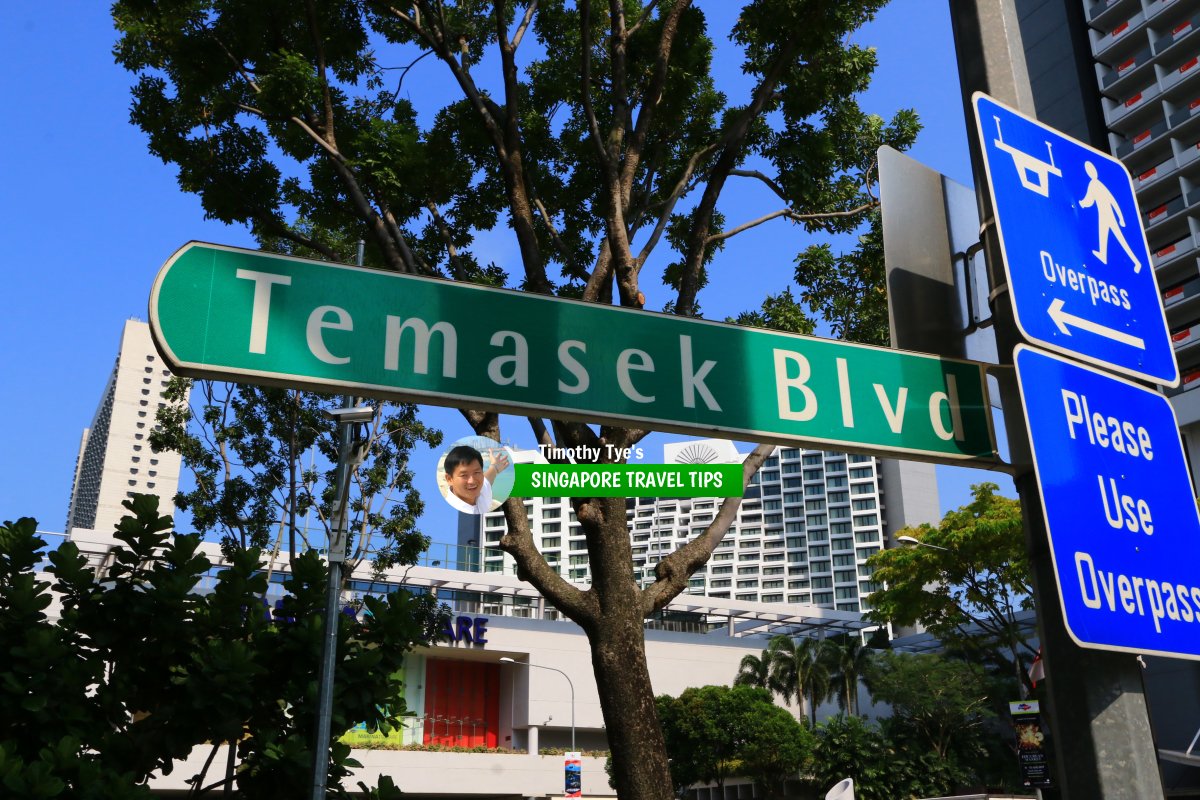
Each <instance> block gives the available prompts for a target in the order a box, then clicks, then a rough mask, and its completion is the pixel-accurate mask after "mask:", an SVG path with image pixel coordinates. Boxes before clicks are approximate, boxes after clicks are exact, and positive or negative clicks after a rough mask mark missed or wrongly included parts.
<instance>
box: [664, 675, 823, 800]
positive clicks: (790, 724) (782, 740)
mask: <svg viewBox="0 0 1200 800" xmlns="http://www.w3.org/2000/svg"><path fill="white" fill-rule="evenodd" d="M656 704H657V706H658V711H659V717H660V718H661V720H662V725H663V735H664V737H665V740H666V745H667V754H668V755H669V756H670V763H671V779H672V782H673V785H674V786H675V788H676V793H677V794H678V793H679V792H680V791H681V790H682V789H684V788H686V787H688V786H691V785H693V784H696V783H715V784H716V785H717V788H718V790H719V791H723V787H724V785H725V781H726V780H728V779H729V778H730V777H733V776H735V775H740V776H745V777H748V778H752V779H754V781H755V783H756V784H758V785H759V786H760V787H762V788H763V790H764V792H765V793H766V794H767V795H768V796H770V795H772V794H774V793H775V792H776V791H778V790H779V789H781V788H782V785H783V782H784V781H785V780H787V779H788V778H789V777H794V776H795V775H796V774H797V772H798V771H799V770H800V768H801V766H802V765H803V764H804V763H805V762H806V761H807V759H808V758H809V756H810V754H811V751H812V734H811V733H810V732H809V731H807V730H806V729H805V728H804V726H803V725H801V724H800V723H799V722H797V721H796V720H795V719H794V718H793V717H792V715H791V714H789V713H788V712H787V711H786V710H785V709H783V708H780V707H779V706H777V705H775V704H774V703H773V702H772V701H771V694H770V692H768V691H767V690H765V689H761V688H756V687H752V686H734V687H732V688H730V687H727V686H704V687H700V688H692V689H687V690H685V691H684V692H683V694H681V695H680V696H679V697H678V698H673V697H669V696H666V695H663V696H660V697H659V698H658V699H657V700H656Z"/></svg>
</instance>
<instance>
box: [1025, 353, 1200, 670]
mask: <svg viewBox="0 0 1200 800" xmlns="http://www.w3.org/2000/svg"><path fill="white" fill-rule="evenodd" d="M1016 367H1017V378H1018V380H1019V381H1020V385H1021V390H1022V391H1021V396H1022V398H1023V402H1024V409H1025V419H1026V422H1027V424H1028V425H1029V437H1030V440H1031V441H1032V442H1033V458H1034V464H1035V466H1036V468H1037V474H1038V482H1039V484H1040V486H1041V490H1042V491H1041V495H1042V509H1043V512H1044V514H1045V518H1046V525H1047V528H1048V531H1049V535H1050V553H1051V556H1052V558H1053V561H1054V564H1055V571H1056V572H1057V573H1058V576H1059V580H1058V590H1059V598H1060V601H1061V603H1062V607H1063V611H1064V616H1065V622H1066V628H1067V633H1068V634H1069V635H1070V636H1071V638H1072V639H1074V640H1075V642H1076V643H1077V644H1079V645H1080V646H1081V647H1091V648H1099V649H1104V650H1120V651H1126V652H1131V653H1146V654H1159V655H1169V656H1185V657H1191V658H1198V659H1200V574H1198V573H1197V571H1196V565H1197V564H1200V515H1198V514H1197V511H1196V502H1195V498H1194V497H1193V495H1192V483H1191V481H1190V480H1189V479H1188V472H1187V462H1186V460H1185V458H1184V454H1183V443H1182V442H1181V440H1180V438H1179V426H1178V424H1177V422H1176V420H1175V412H1174V411H1173V410H1172V408H1171V403H1170V402H1169V401H1168V400H1167V399H1166V398H1165V397H1163V396H1162V395H1161V394H1159V393H1158V392H1155V391H1152V390H1150V389H1147V388H1145V387H1143V386H1139V385H1137V384H1134V383H1131V382H1129V381H1126V380H1122V379H1120V378H1115V377H1113V376H1111V375H1108V374H1105V373H1103V372H1101V371H1099V370H1097V369H1095V368H1092V367H1086V366H1083V365H1080V364H1076V363H1073V362H1071V361H1068V360H1067V359H1064V358H1061V357H1059V356H1054V355H1050V354H1048V353H1042V352H1040V351H1038V350H1036V349H1033V348H1031V347H1027V346H1024V345H1022V346H1020V347H1018V349H1017V353H1016Z"/></svg>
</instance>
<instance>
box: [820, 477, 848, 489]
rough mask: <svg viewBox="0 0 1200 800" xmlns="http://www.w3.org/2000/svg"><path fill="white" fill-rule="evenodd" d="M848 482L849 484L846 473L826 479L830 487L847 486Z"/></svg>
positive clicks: (826, 483)
mask: <svg viewBox="0 0 1200 800" xmlns="http://www.w3.org/2000/svg"><path fill="white" fill-rule="evenodd" d="M846 484H847V480H846V476H845V475H843V476H842V477H840V478H828V479H826V481H825V485H826V486H828V487H829V488H830V489H840V488H841V487H843V486H845V485H846Z"/></svg>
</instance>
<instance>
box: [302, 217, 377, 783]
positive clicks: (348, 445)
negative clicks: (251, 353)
mask: <svg viewBox="0 0 1200 800" xmlns="http://www.w3.org/2000/svg"><path fill="white" fill-rule="evenodd" d="M357 260H358V264H359V265H360V266H361V265H362V262H363V243H362V241H361V240H360V241H359V243H358V259H357ZM357 404H358V399H357V398H355V397H352V396H351V395H346V396H345V398H344V399H343V402H342V408H341V411H342V412H343V413H340V414H338V413H337V412H333V416H334V417H335V418H336V419H337V420H338V422H339V424H338V463H337V473H336V478H335V486H334V492H335V495H334V500H333V513H332V514H331V515H330V517H331V519H330V526H329V546H328V549H327V554H326V561H327V562H328V564H329V582H328V583H327V585H326V593H325V619H324V621H323V626H322V629H321V668H320V673H319V675H318V679H317V680H318V684H317V685H318V687H319V690H318V691H319V693H318V697H317V732H316V737H315V740H314V742H313V769H312V800H325V796H326V782H327V781H328V778H329V739H330V729H331V728H332V725H333V677H334V671H335V670H336V669H337V634H338V623H339V622H341V620H340V619H339V618H338V605H339V604H340V601H341V596H342V563H343V562H344V561H345V560H346V540H347V538H348V536H349V527H350V526H349V524H348V523H349V518H350V508H349V506H350V473H351V470H352V468H353V466H354V463H355V460H356V458H355V449H356V448H355V441H354V433H355V430H354V429H355V426H356V425H357V424H358V421H359V420H357V419H356V415H365V414H368V413H369V412H371V411H372V409H370V408H366V409H358V408H356V406H357ZM368 419H369V417H368Z"/></svg>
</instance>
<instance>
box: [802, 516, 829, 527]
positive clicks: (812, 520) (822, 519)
mask: <svg viewBox="0 0 1200 800" xmlns="http://www.w3.org/2000/svg"><path fill="white" fill-rule="evenodd" d="M828 521H829V518H828V517H826V516H825V515H824V514H809V515H808V516H807V517H805V522H807V523H808V527H810V528H811V527H813V526H814V525H820V526H822V527H823V526H824V525H825V524H826V523H827V522H828Z"/></svg>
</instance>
